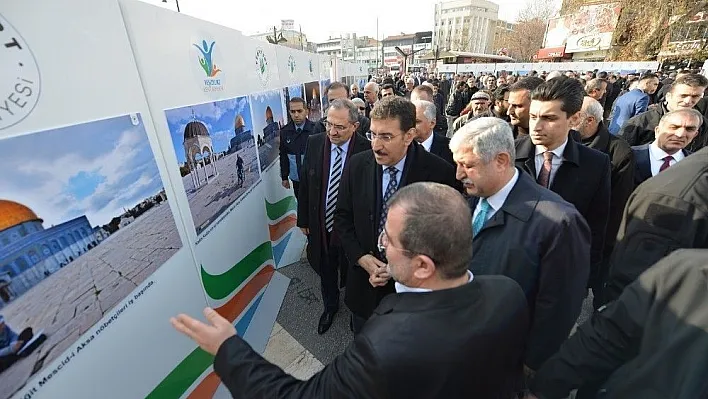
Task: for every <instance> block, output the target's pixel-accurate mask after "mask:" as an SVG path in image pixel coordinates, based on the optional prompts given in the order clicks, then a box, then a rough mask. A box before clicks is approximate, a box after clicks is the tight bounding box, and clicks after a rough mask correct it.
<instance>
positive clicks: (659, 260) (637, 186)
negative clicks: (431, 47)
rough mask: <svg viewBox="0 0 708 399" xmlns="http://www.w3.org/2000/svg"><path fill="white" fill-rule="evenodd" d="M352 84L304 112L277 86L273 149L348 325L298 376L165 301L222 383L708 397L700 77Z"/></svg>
mask: <svg viewBox="0 0 708 399" xmlns="http://www.w3.org/2000/svg"><path fill="white" fill-rule="evenodd" d="M359 89H360V88H359V87H357V86H352V87H347V86H346V85H344V84H342V83H338V82H335V83H332V85H330V87H329V88H328V89H327V95H328V98H329V101H330V105H329V108H328V111H327V115H326V116H325V117H324V118H323V119H322V120H320V121H308V120H307V118H306V115H307V104H306V102H305V101H303V100H302V99H299V98H293V99H291V100H290V103H291V107H290V113H291V116H292V122H290V123H289V124H288V125H287V126H285V127H284V128H283V129H282V131H281V149H280V150H281V153H280V157H281V177H282V180H283V185H284V186H285V187H290V186H291V183H292V186H293V187H294V189H295V195H296V196H297V198H298V208H297V213H298V215H297V216H298V217H297V224H298V226H299V227H300V228H301V229H302V231H303V233H304V234H306V235H307V237H308V247H307V258H308V261H309V263H310V265H311V266H312V268H313V269H314V270H315V271H316V272H317V273H318V275H319V277H320V281H321V291H322V298H323V305H324V306H323V309H321V310H322V314H321V317H320V319H319V323H318V325H317V332H318V333H319V334H325V333H326V332H327V331H328V329H329V328H330V326H331V325H332V322H333V320H334V316H335V315H336V313H337V312H338V310H339V307H340V303H339V296H340V290H342V289H344V290H345V299H344V303H345V304H346V306H347V307H348V308H349V310H350V311H351V313H352V317H351V320H350V328H351V329H352V331H353V332H354V340H353V342H352V343H351V344H350V345H349V347H348V348H347V349H346V350H345V351H344V353H343V354H341V355H340V356H338V357H337V358H336V359H335V360H334V361H333V362H332V363H330V364H328V365H326V366H325V368H324V369H323V370H322V371H320V372H319V373H317V374H316V375H315V376H313V377H312V378H310V379H309V380H307V381H300V380H297V379H295V378H293V377H292V376H289V375H287V374H285V373H284V372H283V371H282V370H281V369H280V368H278V367H277V366H274V365H272V364H270V363H269V362H267V361H266V360H264V359H263V358H262V357H261V356H260V355H258V354H257V353H255V352H254V351H253V350H252V349H251V348H250V346H249V345H248V344H247V343H246V342H245V341H243V340H242V339H241V338H239V337H238V336H237V335H236V331H235V329H234V327H233V325H232V324H231V323H230V322H228V321H227V320H225V319H223V318H222V317H221V316H219V315H218V314H217V313H216V312H214V311H213V310H211V309H207V310H205V317H206V318H207V320H208V323H206V324H205V323H202V322H200V321H198V320H196V319H193V318H191V317H190V316H187V315H179V316H177V317H176V318H174V319H172V323H173V325H174V326H175V328H176V329H178V330H179V331H181V332H183V333H185V334H187V335H188V336H190V337H192V338H193V339H194V340H195V341H197V343H199V344H200V346H201V347H202V348H203V349H204V350H206V351H208V352H210V353H212V354H214V355H215V356H216V357H215V360H214V368H215V371H216V372H217V374H218V375H219V376H220V378H221V380H222V382H223V383H224V384H225V385H226V386H227V387H228V389H229V390H230V392H231V393H232V395H233V396H234V397H237V398H472V397H475V398H504V399H510V398H536V397H537V398H566V397H568V396H569V395H571V394H572V395H575V397H576V398H580V399H582V398H596V397H603V398H622V399H625V398H705V397H708V382H707V381H708V356H706V354H707V353H708V306H705V302H704V301H705V300H706V299H708V250H706V249H705V248H707V247H708V149H705V148H703V147H705V146H706V144H707V141H708V134H707V133H706V118H708V114H707V108H708V106H707V103H706V97H705V92H706V90H707V89H708V79H706V78H705V77H704V76H702V75H699V74H697V73H693V72H691V71H682V72H679V73H678V74H669V75H667V76H663V75H662V74H661V73H648V72H647V73H643V74H636V75H631V74H630V75H628V76H618V75H613V74H608V73H605V72H598V71H593V72H587V73H585V74H583V75H581V74H577V73H575V72H572V71H568V72H565V73H561V72H552V73H549V74H546V73H541V74H538V73H536V72H533V73H531V74H530V75H529V76H515V75H511V74H509V75H507V74H500V76H495V75H482V76H479V77H475V76H473V75H456V76H454V77H452V78H449V77H447V76H444V75H426V74H419V75H410V76H402V77H399V78H394V77H383V76H377V77H372V78H371V79H370V81H369V82H368V83H367V84H366V85H365V86H364V87H363V90H362V91H361V92H360V91H359ZM615 127H617V128H615ZM591 298H592V299H591ZM583 306H588V307H590V311H591V313H592V315H591V316H590V317H589V319H587V320H580V319H579V316H580V314H581V309H582V308H583Z"/></svg>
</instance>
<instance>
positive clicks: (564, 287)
mask: <svg viewBox="0 0 708 399" xmlns="http://www.w3.org/2000/svg"><path fill="white" fill-rule="evenodd" d="M450 149H451V150H452V152H453V158H454V159H455V162H456V164H457V179H458V180H460V181H462V183H463V184H464V187H465V190H466V192H467V194H468V195H469V196H470V197H469V200H468V202H469V205H470V209H471V210H472V212H473V215H472V216H473V218H472V233H473V237H472V253H473V257H472V261H471V263H470V270H471V271H472V273H474V274H475V275H483V274H487V275H493V274H502V275H505V276H507V277H511V278H512V279H514V280H515V281H516V282H517V283H519V285H520V286H521V288H522V289H523V291H524V293H525V294H526V300H527V303H528V306H529V314H530V315H532V318H531V328H530V329H529V331H528V335H527V347H526V354H525V356H524V364H525V365H526V370H527V374H530V372H531V371H532V370H536V369H537V368H538V367H540V366H541V364H543V362H545V361H546V359H548V358H549V357H550V356H551V355H553V354H554V353H555V352H556V351H557V350H558V348H559V347H560V346H561V344H562V343H563V341H565V340H566V338H567V337H568V333H570V330H571V328H572V327H573V324H574V323H575V320H576V319H577V317H578V314H579V313H580V306H581V304H582V301H583V297H584V293H585V284H586V282H587V277H588V273H589V270H590V229H589V228H588V226H587V223H585V220H584V219H583V217H582V216H581V215H580V213H578V211H577V210H576V209H575V208H574V207H573V206H572V205H571V204H569V203H567V202H566V201H564V200H563V199H562V198H561V197H560V196H559V195H558V194H556V193H554V192H552V191H550V190H548V189H546V188H544V187H541V186H540V185H538V184H536V182H535V181H534V180H533V179H532V178H531V176H529V175H528V174H526V173H524V172H523V171H521V170H520V169H518V168H517V167H515V166H514V155H515V148H514V137H513V135H512V133H511V128H510V127H509V124H507V123H506V122H504V121H503V120H501V119H499V118H494V117H486V118H480V119H477V120H474V121H472V122H470V123H468V124H466V125H465V126H463V127H462V128H461V129H460V130H459V131H458V132H457V133H456V134H455V136H454V137H453V138H452V140H451V142H450Z"/></svg>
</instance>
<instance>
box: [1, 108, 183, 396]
mask: <svg viewBox="0 0 708 399" xmlns="http://www.w3.org/2000/svg"><path fill="white" fill-rule="evenodd" d="M0 143H2V144H1V147H0V148H2V149H3V156H2V157H0V168H2V170H6V171H9V170H12V171H13V173H4V174H2V175H1V176H0V314H2V315H3V316H4V318H5V322H6V323H7V325H8V326H9V327H10V328H12V329H13V330H14V331H15V332H18V331H21V330H23V329H24V328H26V327H31V328H32V329H33V330H34V332H35V335H36V334H37V333H39V332H40V331H41V332H43V333H44V334H45V335H46V341H44V342H43V343H42V344H41V345H39V346H38V347H37V348H36V349H34V350H33V351H32V352H31V353H30V354H28V355H27V356H26V357H22V358H20V359H19V360H18V361H17V362H16V363H14V364H12V365H11V366H10V367H9V368H8V369H6V370H4V371H3V372H2V373H0V398H3V399H4V398H8V397H10V396H11V395H13V394H14V393H15V392H17V390H19V389H20V388H22V387H23V386H24V385H25V384H26V382H27V381H28V379H29V378H30V377H31V376H32V375H33V374H35V373H37V372H38V371H40V370H41V369H42V368H43V367H44V366H46V365H48V364H50V363H51V362H52V361H53V360H55V359H56V358H57V357H59V356H60V355H61V354H62V352H64V351H65V350H66V349H68V348H70V347H72V345H73V344H74V343H75V342H76V340H77V339H78V338H79V337H80V336H81V335H82V334H84V333H85V332H87V331H88V330H89V329H90V328H91V327H92V326H93V325H94V324H95V323H96V322H98V321H99V320H100V319H101V318H102V317H103V316H104V315H106V314H107V313H109V312H110V311H111V309H112V308H114V307H115V306H116V305H117V304H118V303H120V302H121V301H122V300H123V299H124V298H125V297H126V296H128V295H129V294H130V293H131V292H132V291H133V290H135V289H136V287H138V286H139V285H140V284H141V283H143V282H144V281H145V280H146V279H147V278H148V277H149V276H150V275H152V274H153V273H154V272H155V271H156V270H157V269H158V268H159V267H160V266H161V265H162V264H164V263H165V262H166V261H167V260H168V259H170V258H171V257H172V256H173V255H174V254H175V253H176V252H177V251H178V250H179V249H180V248H181V247H182V243H181V240H180V237H179V234H178V232H177V228H176V225H175V222H174V218H173V215H172V212H171V210H170V206H169V204H168V202H167V197H166V195H165V191H164V189H163V186H162V180H161V179H160V176H159V171H158V168H157V165H156V164H155V160H154V156H153V153H152V151H151V149H150V145H149V142H148V139H147V136H146V133H145V130H144V127H143V124H142V120H141V118H140V115H135V114H133V115H130V116H121V117H116V118H112V119H106V120H101V121H95V122H89V123H84V124H80V125H75V126H69V127H65V128H60V129H54V130H50V131H44V132H40V133H34V134H29V135H24V136H19V137H14V138H9V139H4V140H2V141H0ZM27 148H32V151H33V159H32V162H27V159H26V156H24V155H23V154H25V153H26V149H27Z"/></svg>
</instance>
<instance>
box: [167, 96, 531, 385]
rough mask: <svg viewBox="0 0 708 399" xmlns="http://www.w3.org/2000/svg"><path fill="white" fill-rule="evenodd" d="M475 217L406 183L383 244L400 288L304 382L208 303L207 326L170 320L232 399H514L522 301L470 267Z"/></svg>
mask: <svg viewBox="0 0 708 399" xmlns="http://www.w3.org/2000/svg"><path fill="white" fill-rule="evenodd" d="M373 113H374V114H375V113H376V109H374V111H373ZM471 222H472V220H471V218H470V211H469V208H467V204H466V203H465V200H464V199H463V198H462V196H461V195H460V194H459V193H458V192H456V191H455V190H453V189H451V188H449V187H445V186H443V185H441V184H435V183H417V184H412V185H409V186H407V187H404V188H402V189H401V190H400V191H399V192H398V193H397V194H396V195H395V196H394V197H393V199H392V200H391V204H390V210H389V211H388V219H387V220H386V228H385V229H384V230H383V233H382V234H381V240H380V243H381V244H380V248H381V251H382V252H385V254H386V257H387V258H388V259H389V266H390V267H389V269H390V271H389V272H390V274H391V275H392V276H393V278H394V279H395V280H396V292H397V293H396V294H393V295H390V296H388V297H387V298H385V299H384V300H383V302H381V304H380V305H379V306H378V308H377V309H376V311H375V312H374V315H373V316H372V317H371V319H370V320H369V321H368V322H367V323H366V326H365V327H364V329H363V330H362V332H361V333H360V334H359V335H357V336H356V337H355V338H354V342H353V343H352V344H351V345H349V347H348V348H347V349H346V350H345V351H344V353H342V354H341V355H339V356H338V357H336V358H335V359H334V360H333V361H332V362H331V363H330V364H328V365H327V366H325V368H324V369H323V370H321V371H320V372H319V373H317V374H315V375H314V376H313V377H311V378H310V379H309V380H308V381H301V380H298V379H296V378H294V377H292V376H290V375H287V374H285V373H284V372H283V370H282V369H281V368H280V367H278V366H275V365H273V364H271V363H270V362H268V361H267V360H265V359H263V358H262V357H261V356H260V355H258V354H257V353H256V352H254V351H253V349H251V347H250V346H249V345H248V344H247V343H246V342H245V341H244V340H243V339H241V338H240V337H238V336H237V335H236V330H235V328H234V327H233V325H232V324H231V322H229V321H228V320H226V319H224V318H222V317H221V316H219V315H218V314H217V313H216V312H215V311H213V310H211V309H207V310H206V311H205V316H206V318H207V320H208V322H209V324H204V323H202V322H200V321H198V320H195V319H193V318H191V317H189V316H186V315H179V316H178V317H177V318H173V319H171V322H172V324H173V326H174V327H175V328H176V329H177V330H178V331H180V332H182V333H184V334H186V335H187V336H189V337H191V338H192V339H193V340H195V341H196V342H197V343H198V344H199V345H200V346H201V348H202V349H204V350H205V351H207V352H208V353H211V354H212V355H215V356H216V357H215V358H214V370H215V371H216V373H217V375H218V376H219V378H220V379H221V381H222V382H223V383H224V384H225V385H226V387H227V388H228V389H229V391H230V393H231V395H232V396H233V397H234V398H269V399H281V398H282V399H284V398H289V399H295V398H303V399H329V398H376V399H399V398H400V399H430V398H446V399H448V398H449V399H456V398H460V399H462V398H473V397H476V398H500V399H502V398H503V399H508V398H512V397H515V394H516V393H517V392H518V390H519V388H520V385H521V380H522V357H523V351H524V345H525V339H526V331H527V330H528V328H529V327H528V312H527V309H526V300H525V298H524V294H523V292H522V291H521V289H520V288H519V286H518V284H516V283H515V282H514V281H513V280H511V279H509V278H508V277H504V276H474V275H472V273H471V272H469V271H468V270H467V264H468V263H469V261H470V258H471V256H472V251H471V248H470V246H469V242H470V240H471V239H472V232H471V231H470V227H469V226H470V224H471Z"/></svg>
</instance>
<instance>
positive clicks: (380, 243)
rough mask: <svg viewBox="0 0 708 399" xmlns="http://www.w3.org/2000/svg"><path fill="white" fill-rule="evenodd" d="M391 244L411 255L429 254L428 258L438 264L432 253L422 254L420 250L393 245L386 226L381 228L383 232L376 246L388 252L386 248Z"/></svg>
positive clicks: (382, 251) (381, 250)
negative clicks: (415, 250)
mask: <svg viewBox="0 0 708 399" xmlns="http://www.w3.org/2000/svg"><path fill="white" fill-rule="evenodd" d="M389 246H390V247H391V248H395V249H397V250H399V251H401V252H405V253H407V254H409V255H411V256H414V255H425V256H427V257H428V258H430V259H431V260H432V261H433V262H434V263H436V264H437V262H436V261H435V259H433V257H432V256H430V255H427V254H422V253H419V252H413V251H409V250H407V249H403V248H399V247H395V246H393V245H391V242H390V241H389V240H388V234H386V229H385V228H384V229H383V230H381V234H379V239H378V241H377V243H376V248H377V249H378V250H379V252H381V253H386V248H388V247H389Z"/></svg>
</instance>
